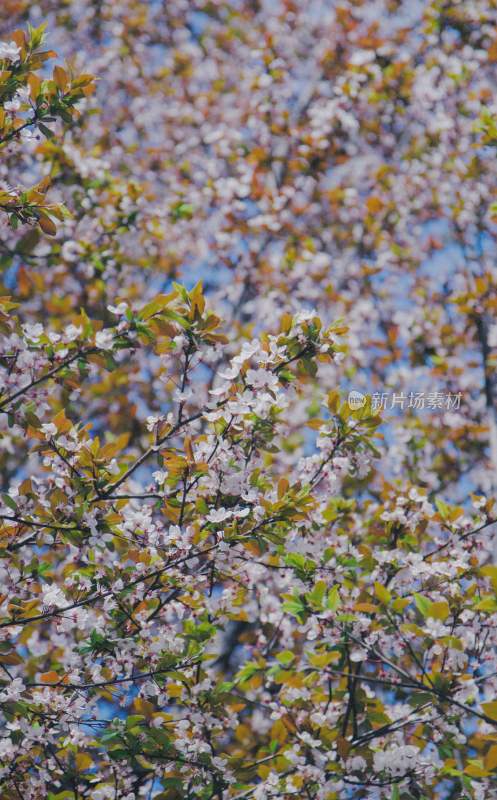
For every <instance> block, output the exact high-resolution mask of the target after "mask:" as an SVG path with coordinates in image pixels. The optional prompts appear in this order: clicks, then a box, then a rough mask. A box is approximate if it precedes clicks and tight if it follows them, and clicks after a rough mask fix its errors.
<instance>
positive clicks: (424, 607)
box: [414, 593, 431, 617]
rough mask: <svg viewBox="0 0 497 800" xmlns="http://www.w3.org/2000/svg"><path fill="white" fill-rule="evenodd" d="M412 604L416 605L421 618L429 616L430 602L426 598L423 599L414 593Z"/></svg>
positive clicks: (420, 595)
mask: <svg viewBox="0 0 497 800" xmlns="http://www.w3.org/2000/svg"><path fill="white" fill-rule="evenodd" d="M414 602H415V603H416V607H417V609H418V611H419V612H420V614H422V615H423V617H429V616H430V609H431V600H429V599H428V598H427V597H423V595H422V594H417V593H416V594H415V595H414Z"/></svg>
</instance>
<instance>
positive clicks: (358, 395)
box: [347, 389, 366, 411]
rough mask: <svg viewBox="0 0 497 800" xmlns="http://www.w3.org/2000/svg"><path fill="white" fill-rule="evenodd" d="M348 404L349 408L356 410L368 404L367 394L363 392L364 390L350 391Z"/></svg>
mask: <svg viewBox="0 0 497 800" xmlns="http://www.w3.org/2000/svg"><path fill="white" fill-rule="evenodd" d="M347 402H348V404H349V408H351V409H352V410H353V411H355V410H356V409H358V408H362V407H363V406H365V405H366V395H364V394H362V392H357V391H356V390H355V389H354V390H353V391H351V392H349V396H348V401H347Z"/></svg>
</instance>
